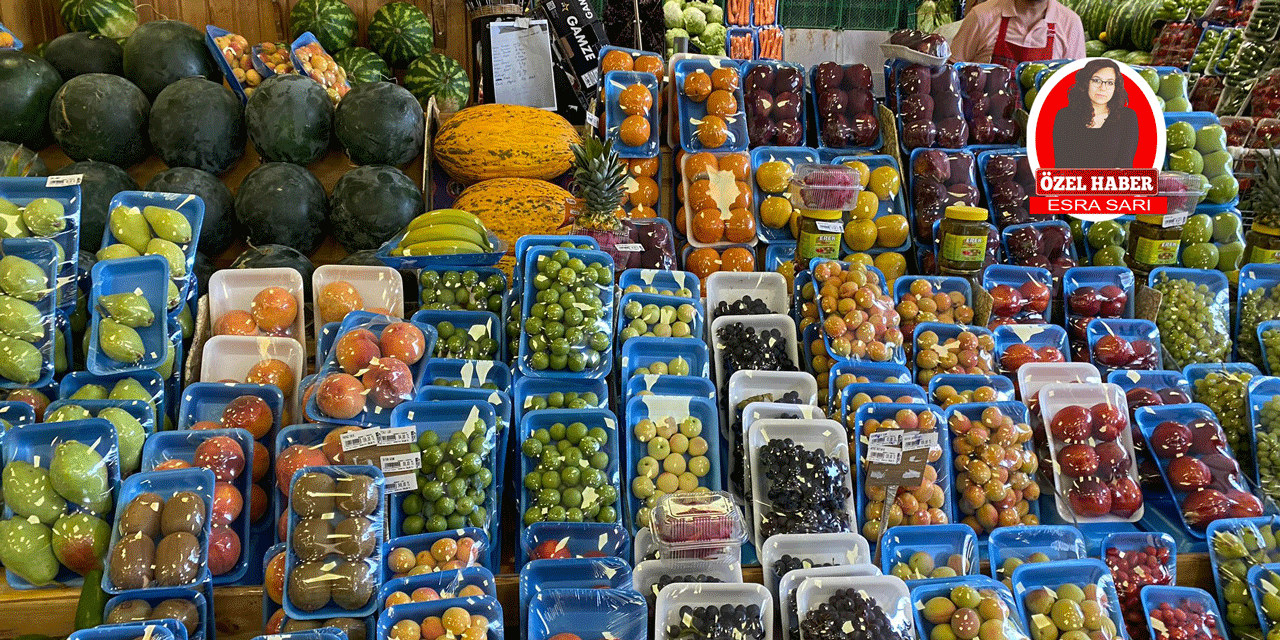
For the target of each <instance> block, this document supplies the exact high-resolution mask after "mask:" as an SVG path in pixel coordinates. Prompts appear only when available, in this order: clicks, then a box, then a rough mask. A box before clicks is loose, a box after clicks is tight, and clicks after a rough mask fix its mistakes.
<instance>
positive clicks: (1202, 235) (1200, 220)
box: [1182, 213, 1213, 246]
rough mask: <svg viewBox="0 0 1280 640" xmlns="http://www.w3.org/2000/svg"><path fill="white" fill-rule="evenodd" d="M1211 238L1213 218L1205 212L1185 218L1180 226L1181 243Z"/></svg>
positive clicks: (1200, 241) (1204, 240)
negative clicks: (1184, 221)
mask: <svg viewBox="0 0 1280 640" xmlns="http://www.w3.org/2000/svg"><path fill="white" fill-rule="evenodd" d="M1212 239H1213V218H1211V217H1209V214H1207V213H1197V214H1195V215H1193V216H1191V217H1190V218H1187V223H1186V224H1184V225H1183V226H1182V244H1185V245H1187V246H1190V245H1193V244H1200V243H1202V242H1208V241H1210V240H1212Z"/></svg>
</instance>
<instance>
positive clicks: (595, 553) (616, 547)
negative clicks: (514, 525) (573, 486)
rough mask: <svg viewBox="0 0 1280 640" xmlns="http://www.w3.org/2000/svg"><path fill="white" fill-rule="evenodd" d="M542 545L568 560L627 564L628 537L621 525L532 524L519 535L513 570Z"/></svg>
mask: <svg viewBox="0 0 1280 640" xmlns="http://www.w3.org/2000/svg"><path fill="white" fill-rule="evenodd" d="M544 542H554V543H555V544H556V548H557V549H563V550H566V551H568V552H569V556H570V557H572V558H590V557H602V556H607V557H616V558H622V559H623V560H624V561H626V562H630V561H631V534H629V533H627V530H626V529H624V528H623V527H622V526H621V525H618V524H614V523H608V522H535V523H533V524H531V525H529V526H527V527H525V528H524V531H522V532H520V548H519V556H518V560H517V561H516V562H517V566H520V567H522V568H523V567H524V565H525V563H527V562H529V559H530V557H531V553H532V552H533V551H535V550H536V549H537V548H538V546H539V545H541V544H543V543H544Z"/></svg>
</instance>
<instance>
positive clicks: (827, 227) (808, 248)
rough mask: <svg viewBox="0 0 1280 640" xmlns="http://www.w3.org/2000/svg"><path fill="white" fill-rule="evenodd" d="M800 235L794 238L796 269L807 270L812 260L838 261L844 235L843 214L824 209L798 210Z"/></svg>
mask: <svg viewBox="0 0 1280 640" xmlns="http://www.w3.org/2000/svg"><path fill="white" fill-rule="evenodd" d="M798 211H799V214H800V225H799V228H800V233H799V237H797V238H796V269H797V270H799V269H808V268H809V261H810V260H812V259H814V258H827V259H830V260H838V259H839V258H840V238H841V237H842V236H843V235H844V213H843V212H840V211H831V210H825V209H799V210H798Z"/></svg>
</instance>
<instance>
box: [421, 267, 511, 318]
mask: <svg viewBox="0 0 1280 640" xmlns="http://www.w3.org/2000/svg"><path fill="white" fill-rule="evenodd" d="M418 286H419V290H418V296H419V298H418V299H419V300H421V302H422V308H423V309H448V310H453V311H488V312H490V313H497V314H501V313H502V312H503V299H504V298H505V297H506V294H507V291H508V289H507V276H506V274H504V273H503V272H502V271H501V270H499V269H497V268H494V267H471V268H464V267H459V268H457V269H423V270H422V271H421V272H419V273H418Z"/></svg>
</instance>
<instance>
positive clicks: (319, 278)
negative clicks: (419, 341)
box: [311, 264, 404, 327]
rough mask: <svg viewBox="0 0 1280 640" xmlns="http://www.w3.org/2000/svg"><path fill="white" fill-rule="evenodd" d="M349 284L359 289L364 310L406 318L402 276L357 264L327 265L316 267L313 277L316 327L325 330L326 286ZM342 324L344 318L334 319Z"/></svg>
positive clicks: (312, 290)
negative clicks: (323, 296)
mask: <svg viewBox="0 0 1280 640" xmlns="http://www.w3.org/2000/svg"><path fill="white" fill-rule="evenodd" d="M339 280H345V281H347V282H349V283H351V286H353V287H355V289H356V291H357V292H359V293H360V298H361V299H362V300H363V301H364V309H365V310H366V311H368V310H370V309H386V310H387V313H388V314H389V315H392V316H395V317H397V318H403V317H404V280H402V279H401V278H400V272H399V271H396V270H395V269H392V268H391V267H375V266H371V265H355V264H326V265H324V266H320V267H316V270H315V272H314V273H312V274H311V304H312V305H313V306H312V309H313V310H314V313H315V326H317V327H323V326H324V325H325V322H324V319H322V318H321V317H320V291H321V290H322V289H324V287H325V285H327V284H329V283H332V282H337V281H339ZM330 320H332V321H335V322H336V321H341V320H342V318H336V319H333V318H331V319H330Z"/></svg>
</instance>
